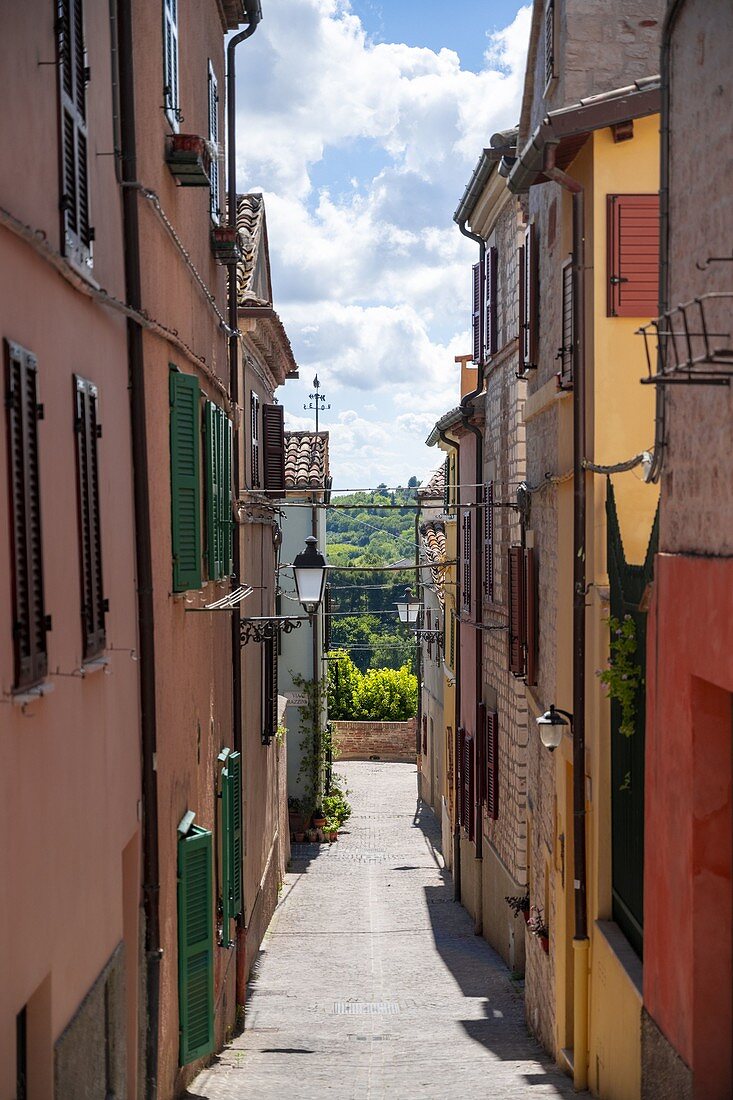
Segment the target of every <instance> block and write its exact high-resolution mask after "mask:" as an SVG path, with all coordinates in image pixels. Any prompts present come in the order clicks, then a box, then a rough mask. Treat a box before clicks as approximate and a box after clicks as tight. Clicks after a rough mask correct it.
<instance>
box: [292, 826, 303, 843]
mask: <svg viewBox="0 0 733 1100" xmlns="http://www.w3.org/2000/svg"><path fill="white" fill-rule="evenodd" d="M293 836H294V837H295V843H296V844H302V843H303V841H304V840H305V833H304V832H303V830H302V828H301V829H296V830H295V832H294V833H293Z"/></svg>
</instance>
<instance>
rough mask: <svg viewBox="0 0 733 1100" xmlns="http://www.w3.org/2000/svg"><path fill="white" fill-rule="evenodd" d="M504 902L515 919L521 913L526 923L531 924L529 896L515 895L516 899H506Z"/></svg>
mask: <svg viewBox="0 0 733 1100" xmlns="http://www.w3.org/2000/svg"><path fill="white" fill-rule="evenodd" d="M504 901H505V902H506V903H507V905H508V906H509V908H510V909H511V910H512V912H513V913H514V919H515V920H516V918H517V917H518V916H519V914H520V913H521V914H522V916H523V917H524V920H525V923H528V922H529V894H521V895H515V896H514V897H506V898H504Z"/></svg>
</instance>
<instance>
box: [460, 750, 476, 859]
mask: <svg viewBox="0 0 733 1100" xmlns="http://www.w3.org/2000/svg"><path fill="white" fill-rule="evenodd" d="M473 754H474V737H473V736H472V734H469V733H467V734H466V739H465V741H464V744H463V760H464V782H465V792H464V799H465V804H466V832H467V833H468V839H469V840H473V839H474V837H475V835H476V793H475V789H474V785H475V772H474V758H473Z"/></svg>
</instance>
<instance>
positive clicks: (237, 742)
mask: <svg viewBox="0 0 733 1100" xmlns="http://www.w3.org/2000/svg"><path fill="white" fill-rule="evenodd" d="M245 7H246V10H247V18H248V20H249V23H248V25H247V27H246V28H245V29H244V30H243V31H240V32H239V34H235V35H234V36H233V37H232V38H230V39H229V42H228V43H227V73H226V88H227V100H226V106H227V220H228V223H229V227H230V228H232V229H236V226H237V149H236V142H237V100H236V92H237V70H236V60H235V51H236V49H237V46H238V45H239V44H240V42H244V41H246V39H248V38H251V36H252V35H253V34H254V32H255V31H256V30H257V25H258V24H259V22H260V20H261V18H262V10H261V8H260V0H246V2H245ZM228 273H229V278H228V299H229V300H228V315H229V329H230V333H229V394H230V397H231V400H232V405H233V407H234V408H235V419H234V424H233V426H232V436H233V439H232V446H233V449H234V461H233V462H232V487H231V488H232V496H233V501H232V517H234V506H235V505H237V504H238V502H239V438H240V430H241V429H240V424H241V422H242V416H241V410H240V411H239V412H238V413H237V411H236V410H237V406H238V405H239V360H238V351H239V322H238V318H237V264H236V263H232V264H229V267H228ZM233 536H234V537H233V538H232V571H233V573H234V577H235V579H236V583H237V584H241V583H242V579H241V575H240V574H241V568H242V555H241V547H240V529H239V524H238V522H234V520H233ZM240 620H241V615H240V611H239V605H238V604H237V605H236V606H235V607H233V608H232V743H233V746H234V751H235V752H239V753H242V743H243V739H242V642H241V638H240V627H241V623H240ZM275 705H277V700H275ZM242 765H243V766H242V775H244V760H242ZM242 884H243V887H244V874H242ZM242 892H243V894H244V888H243V891H242ZM246 911H247V906H246V899H245V898H244V896H243V898H242V912H241V913H240V914H239V916H238V917H237V978H236V994H235V995H236V1003H237V1005H243V1004H244V1001H245V996H246V991H247V948H246V926H245V914H246Z"/></svg>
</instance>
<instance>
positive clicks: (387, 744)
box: [331, 718, 416, 763]
mask: <svg viewBox="0 0 733 1100" xmlns="http://www.w3.org/2000/svg"><path fill="white" fill-rule="evenodd" d="M331 725H332V727H333V737H334V742H335V745H336V749H337V752H338V758H339V759H340V760H371V759H374V758H376V759H378V760H392V761H404V762H409V763H414V762H415V759H416V756H415V719H414V718H411V719H410V720H409V722H332V723H331Z"/></svg>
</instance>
